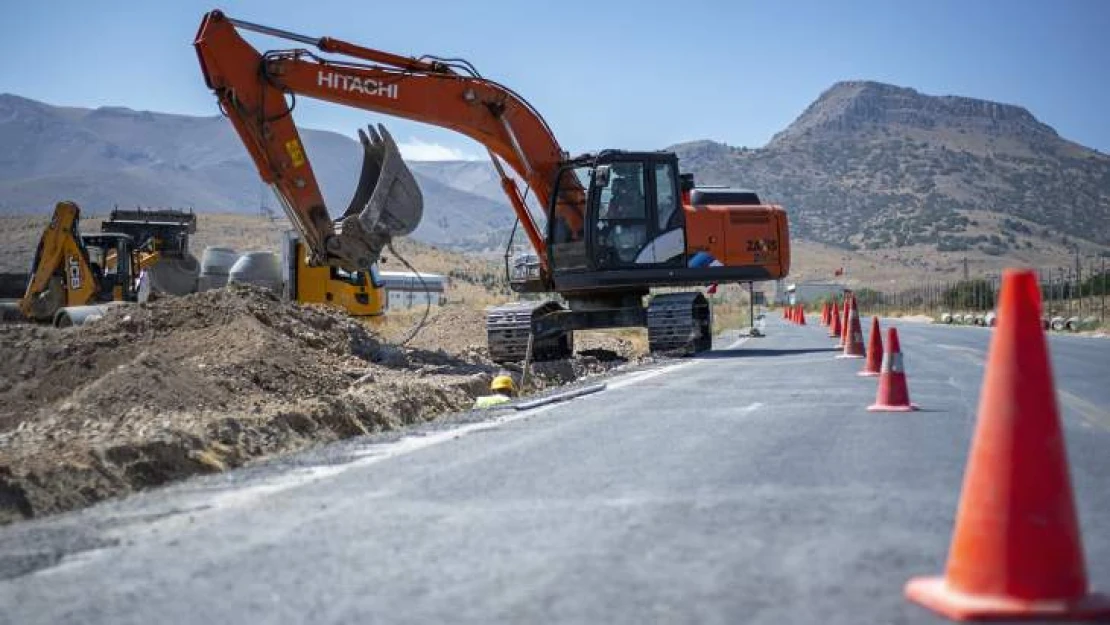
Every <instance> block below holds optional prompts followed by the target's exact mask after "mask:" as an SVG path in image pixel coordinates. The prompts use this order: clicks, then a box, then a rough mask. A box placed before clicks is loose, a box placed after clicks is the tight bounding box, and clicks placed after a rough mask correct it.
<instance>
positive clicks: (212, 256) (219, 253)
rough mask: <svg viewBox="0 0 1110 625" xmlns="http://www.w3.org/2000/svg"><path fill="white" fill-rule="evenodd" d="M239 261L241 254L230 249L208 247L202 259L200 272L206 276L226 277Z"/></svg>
mask: <svg viewBox="0 0 1110 625" xmlns="http://www.w3.org/2000/svg"><path fill="white" fill-rule="evenodd" d="M237 260H239V252H236V251H235V250H233V249H231V248H230V247H206V248H204V253H203V254H201V257H200V272H201V274H203V275H206V276H213V275H216V276H219V275H223V276H226V275H227V274H228V273H229V272H230V271H231V267H232V265H234V264H235V261H237Z"/></svg>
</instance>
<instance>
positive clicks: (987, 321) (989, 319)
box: [983, 312, 998, 328]
mask: <svg viewBox="0 0 1110 625" xmlns="http://www.w3.org/2000/svg"><path fill="white" fill-rule="evenodd" d="M983 323H984V325H986V326H987V327H988V328H993V327H994V326H996V325H998V315H997V314H995V313H993V312H989V313H987V314H986V316H985V317H983Z"/></svg>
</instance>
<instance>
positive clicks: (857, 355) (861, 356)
mask: <svg viewBox="0 0 1110 625" xmlns="http://www.w3.org/2000/svg"><path fill="white" fill-rule="evenodd" d="M836 357H837V358H838V359H839V358H863V354H837V356H836ZM876 375H878V374H876Z"/></svg>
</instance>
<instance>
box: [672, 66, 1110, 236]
mask: <svg viewBox="0 0 1110 625" xmlns="http://www.w3.org/2000/svg"><path fill="white" fill-rule="evenodd" d="M671 149H673V150H674V151H676V152H677V153H678V155H679V158H680V159H681V160H680V163H681V166H682V168H683V169H684V170H685V171H692V172H693V173H694V174H695V178H696V180H697V181H698V182H699V183H705V184H735V185H741V186H745V187H750V188H754V189H756V190H757V191H759V192H760V194H761V195H762V196H763V197H764V199H766V200H770V201H774V202H776V203H781V204H783V205H784V206H786V207H787V209H788V210H789V211H790V213H791V225H792V229H793V232H794V233H796V234H798V235H799V236H802V237H805V238H809V239H812V240H816V241H820V242H823V243H827V244H831V245H835V246H839V247H843V248H848V249H884V248H895V247H903V246H913V245H922V246H929V247H932V248H934V249H935V250H937V251H963V250H978V251H981V252H983V253H986V254H991V255H1002V254H1007V253H1010V252H1012V251H1014V250H1017V249H1025V248H1032V247H1033V246H1034V245H1040V244H1046V245H1048V244H1051V245H1057V246H1066V245H1068V244H1070V243H1072V241H1070V240H1069V237H1071V238H1077V239H1086V240H1089V241H1092V242H1095V243H1097V244H1101V245H1102V246H1106V245H1110V156H1107V155H1106V154H1102V153H1100V152H1097V151H1095V150H1091V149H1089V148H1085V147H1083V146H1081V145H1079V144H1077V143H1074V142H1071V141H1068V140H1066V139H1063V138H1061V137H1060V136H1059V135H1058V134H1057V133H1056V131H1055V130H1053V129H1052V128H1051V127H1050V126H1048V125H1046V124H1044V123H1042V122H1040V121H1038V120H1037V119H1036V118H1035V117H1034V116H1033V115H1032V114H1031V113H1030V112H1029V111H1027V110H1026V109H1024V108H1021V107H1019V106H1013V105H1008V104H999V103H996V102H989V101H985V100H977V99H972V98H965V97H955V96H943V97H938V96H930V95H924V94H922V93H919V92H917V91H915V90H913V89H908V88H903V87H897V86H893V85H887V84H882V83H876V82H866V81H851V82H841V83H837V84H835V85H833V86H832V87H831V88H829V89H828V90H827V91H825V92H824V93H822V94H821V95H820V97H818V98H817V100H816V101H815V102H813V103H812V104H811V105H810V106H809V107H808V108H806V109H805V111H803V112H802V114H801V115H800V116H799V117H798V118H797V119H796V120H795V121H794V122H793V123H792V124H791V125H790V126H789V127H787V128H786V129H785V130H783V131H782V132H779V133H778V134H776V135H775V136H774V137H773V138H772V139H771V141H770V142H769V143H768V144H767V145H766V146H764V147H762V148H758V149H750V148H738V147H733V146H728V145H725V144H722V143H717V142H714V141H694V142H690V143H683V144H679V145H676V146H672V148H671ZM988 226H989V227H988Z"/></svg>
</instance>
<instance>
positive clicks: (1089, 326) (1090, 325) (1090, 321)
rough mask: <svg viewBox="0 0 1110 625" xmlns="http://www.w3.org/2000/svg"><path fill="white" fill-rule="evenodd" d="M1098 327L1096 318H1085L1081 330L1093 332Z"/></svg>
mask: <svg viewBox="0 0 1110 625" xmlns="http://www.w3.org/2000/svg"><path fill="white" fill-rule="evenodd" d="M1097 327H1098V317H1087V318H1085V319H1084V320H1083V323H1082V328H1083V329H1084V330H1094V329H1095V328H1097Z"/></svg>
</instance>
